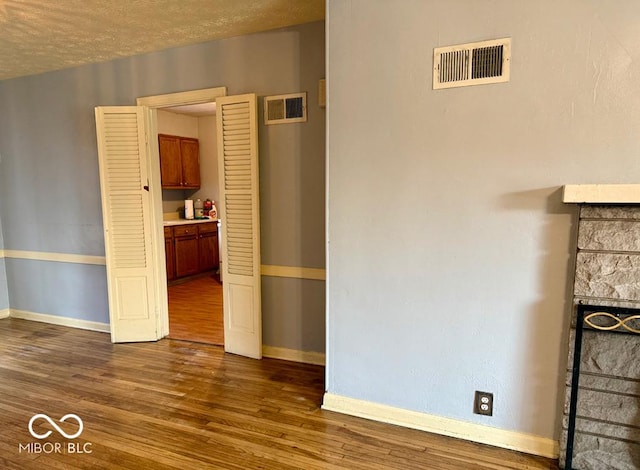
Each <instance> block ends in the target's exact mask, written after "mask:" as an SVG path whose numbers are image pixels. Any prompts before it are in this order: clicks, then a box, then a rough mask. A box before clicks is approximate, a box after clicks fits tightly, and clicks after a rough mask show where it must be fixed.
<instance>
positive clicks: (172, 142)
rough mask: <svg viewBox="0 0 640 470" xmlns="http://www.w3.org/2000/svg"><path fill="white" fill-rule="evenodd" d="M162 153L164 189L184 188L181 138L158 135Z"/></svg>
mask: <svg viewBox="0 0 640 470" xmlns="http://www.w3.org/2000/svg"><path fill="white" fill-rule="evenodd" d="M158 146H159V151H160V179H161V180H162V187H163V188H169V189H181V188H182V161H181V158H180V138H179V137H175V136H172V135H164V134H158Z"/></svg>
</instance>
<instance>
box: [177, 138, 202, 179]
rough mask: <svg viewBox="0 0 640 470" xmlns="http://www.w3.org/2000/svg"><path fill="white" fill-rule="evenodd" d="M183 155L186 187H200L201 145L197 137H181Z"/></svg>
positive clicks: (183, 172)
mask: <svg viewBox="0 0 640 470" xmlns="http://www.w3.org/2000/svg"><path fill="white" fill-rule="evenodd" d="M180 154H181V157H182V185H183V187H184V188H199V187H200V146H199V144H198V141H197V140H196V139H187V138H181V139H180Z"/></svg>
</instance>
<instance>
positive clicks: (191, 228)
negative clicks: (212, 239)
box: [173, 225, 198, 237]
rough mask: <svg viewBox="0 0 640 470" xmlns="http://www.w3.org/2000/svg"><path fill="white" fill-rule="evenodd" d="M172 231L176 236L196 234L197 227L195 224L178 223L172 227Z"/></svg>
mask: <svg viewBox="0 0 640 470" xmlns="http://www.w3.org/2000/svg"><path fill="white" fill-rule="evenodd" d="M173 233H174V235H175V236H176V237H187V236H190V235H196V234H197V233H198V227H196V226H195V225H179V226H177V227H173Z"/></svg>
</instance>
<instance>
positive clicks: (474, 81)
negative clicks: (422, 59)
mask: <svg viewBox="0 0 640 470" xmlns="http://www.w3.org/2000/svg"><path fill="white" fill-rule="evenodd" d="M510 61H511V38H505V39H497V40H492V41H484V42H474V43H469V44H460V45H457V46H448V47H439V48H436V49H434V51H433V89H434V90H437V89H440V88H453V87H461V86H469V85H485V84H488V83H501V82H508V81H509V63H510Z"/></svg>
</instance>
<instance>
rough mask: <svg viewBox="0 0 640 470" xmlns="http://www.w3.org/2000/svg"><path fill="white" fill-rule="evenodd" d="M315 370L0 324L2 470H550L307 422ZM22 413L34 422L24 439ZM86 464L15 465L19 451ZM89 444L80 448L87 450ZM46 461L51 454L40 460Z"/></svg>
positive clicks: (415, 434) (316, 413)
mask: <svg viewBox="0 0 640 470" xmlns="http://www.w3.org/2000/svg"><path fill="white" fill-rule="evenodd" d="M323 390H324V368H323V367H320V366H312V365H305V364H298V363H293V362H286V361H278V360H275V359H263V360H261V361H257V360H252V359H246V358H242V357H238V356H233V355H230V354H225V353H224V352H223V350H222V348H220V347H217V346H209V345H204V344H198V343H189V342H184V341H174V340H169V339H164V340H161V341H159V342H156V343H132V344H115V345H114V344H111V342H110V340H109V335H107V334H104V333H96V332H90V331H83V330H77V329H72V328H65V327H60V326H54V325H47V324H44V323H36V322H29V321H26V320H17V319H11V318H9V319H3V320H0V426H1V429H2V439H0V468H3V469H51V468H54V469H55V468H59V469H85V468H87V469H88V468H102V469H120V468H122V469H159V470H163V469H167V470H168V469H180V470H190V469H238V470H247V469H278V470H293V469H305V470H316V469H318V470H319V469H333V470H343V469H357V470H372V469H374V470H375V469H379V470H381V469H401V470H407V469H435V470H465V469H494V470H495V469H498V470H499V469H557V466H556V464H555V463H554V462H552V461H550V460H547V459H543V458H538V457H533V456H529V455H525V454H520V453H517V452H510V451H506V450H503V449H496V448H492V447H489V446H484V445H480V444H474V443H470V442H465V441H460V440H456V439H451V438H446V437H442V436H437V435H432V434H428V433H424V432H420V431H415V430H411V429H404V428H400V427H396V426H392V425H387V424H382V423H376V422H372V421H367V420H364V419H360V418H355V417H350V416H345V415H341V414H338V413H332V412H328V411H323V410H321V409H320V406H319V405H320V403H321V400H322V394H323ZM36 413H44V414H46V415H48V416H50V417H51V418H52V419H53V420H54V422H56V423H58V424H59V425H60V427H61V428H62V429H63V430H64V431H65V432H66V433H67V434H72V433H74V432H77V431H78V426H77V423H75V422H74V421H73V420H72V419H69V420H67V421H65V422H64V423H59V420H60V418H61V417H63V416H64V415H66V414H68V413H74V414H77V415H78V416H79V417H80V418H81V419H82V420H83V423H84V429H83V432H82V434H81V435H80V436H79V437H77V438H75V439H71V440H67V439H65V438H64V437H62V436H61V435H60V434H59V433H58V432H57V431H56V430H55V429H54V428H53V427H52V426H51V425H50V424H49V423H48V422H47V421H46V420H44V419H38V420H36V421H35V422H34V426H33V429H34V431H35V432H36V433H40V434H41V433H44V432H46V431H47V430H51V431H53V433H52V434H51V435H50V436H49V437H48V438H46V439H44V440H43V441H37V439H35V438H34V437H32V436H31V434H30V433H29V429H28V423H29V420H30V419H31V417H32V416H34V415H35V414H36ZM36 441H37V442H40V443H41V444H42V443H43V442H49V443H50V445H51V446H53V445H54V444H55V443H60V445H61V446H62V449H66V448H67V447H66V446H68V444H69V443H70V442H71V443H73V444H74V445H75V446H76V448H80V449H83V450H89V451H91V453H82V454H80V453H69V452H66V453H65V452H60V453H59V452H50V453H44V452H41V453H34V452H28V451H27V450H25V449H28V447H27V448H25V447H23V450H22V451H20V445H22V446H28V445H29V444H30V443H33V442H36ZM89 444H90V445H89ZM51 448H53V447H51Z"/></svg>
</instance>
